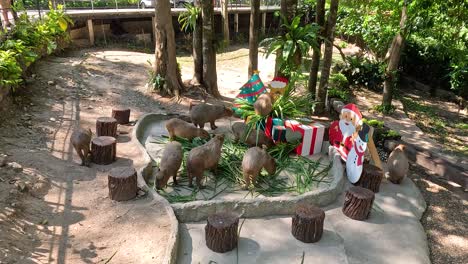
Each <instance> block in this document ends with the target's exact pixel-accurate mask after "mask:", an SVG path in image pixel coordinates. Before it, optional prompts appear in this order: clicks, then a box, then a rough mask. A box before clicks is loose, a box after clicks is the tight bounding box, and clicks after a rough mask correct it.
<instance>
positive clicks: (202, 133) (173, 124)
mask: <svg viewBox="0 0 468 264" xmlns="http://www.w3.org/2000/svg"><path fill="white" fill-rule="evenodd" d="M166 129H167V132H169V138H170V139H171V140H173V139H175V137H176V136H177V137H181V138H186V139H188V140H192V139H193V138H196V137H201V138H205V139H208V138H210V134H208V132H207V131H206V130H204V129H201V128H198V127H195V126H193V125H192V124H190V123H187V122H185V121H184V120H181V119H178V118H172V119H169V120H168V121H167V122H166Z"/></svg>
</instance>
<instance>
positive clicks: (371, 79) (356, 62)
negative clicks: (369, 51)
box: [339, 55, 385, 92]
mask: <svg viewBox="0 0 468 264" xmlns="http://www.w3.org/2000/svg"><path fill="white" fill-rule="evenodd" d="M339 68H341V69H340V73H342V74H343V75H344V76H345V77H346V78H347V80H348V82H349V83H350V84H355V85H363V86H366V87H367V88H369V89H371V90H374V91H379V92H380V91H382V88H383V81H384V79H383V76H384V73H385V64H384V63H381V62H377V61H372V60H370V59H368V58H365V57H363V56H359V55H353V56H349V57H348V64H346V65H342V66H339Z"/></svg>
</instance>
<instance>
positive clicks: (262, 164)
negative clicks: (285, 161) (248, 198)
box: [242, 146, 276, 189]
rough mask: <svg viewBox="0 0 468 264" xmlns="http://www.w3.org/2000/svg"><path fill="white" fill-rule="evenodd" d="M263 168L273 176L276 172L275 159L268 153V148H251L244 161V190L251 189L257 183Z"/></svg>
mask: <svg viewBox="0 0 468 264" xmlns="http://www.w3.org/2000/svg"><path fill="white" fill-rule="evenodd" d="M262 168H265V170H266V171H267V172H268V174H270V175H273V174H275V172H276V163H275V159H273V157H271V156H270V154H268V153H267V152H266V146H262V148H259V147H253V148H249V149H248V150H247V152H245V154H244V158H243V159H242V174H243V176H244V181H245V185H244V189H247V188H249V186H250V183H252V184H254V183H255V182H256V179H257V176H258V175H259V174H260V171H261V170H262Z"/></svg>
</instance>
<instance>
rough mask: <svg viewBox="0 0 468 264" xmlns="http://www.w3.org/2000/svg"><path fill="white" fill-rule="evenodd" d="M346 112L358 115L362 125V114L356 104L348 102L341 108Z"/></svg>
mask: <svg viewBox="0 0 468 264" xmlns="http://www.w3.org/2000/svg"><path fill="white" fill-rule="evenodd" d="M344 112H349V113H352V114H353V115H354V117H356V121H357V122H358V124H359V125H362V115H361V112H360V111H359V109H358V108H357V106H356V105H355V104H347V105H345V106H343V108H342V109H341V113H344Z"/></svg>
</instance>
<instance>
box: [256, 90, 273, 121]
mask: <svg viewBox="0 0 468 264" xmlns="http://www.w3.org/2000/svg"><path fill="white" fill-rule="evenodd" d="M253 106H254V109H255V113H256V114H257V115H261V116H267V115H269V114H270V113H271V110H273V99H272V98H271V95H270V94H269V93H264V94H262V95H260V96H259V97H258V98H257V101H255V103H254V105H253Z"/></svg>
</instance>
